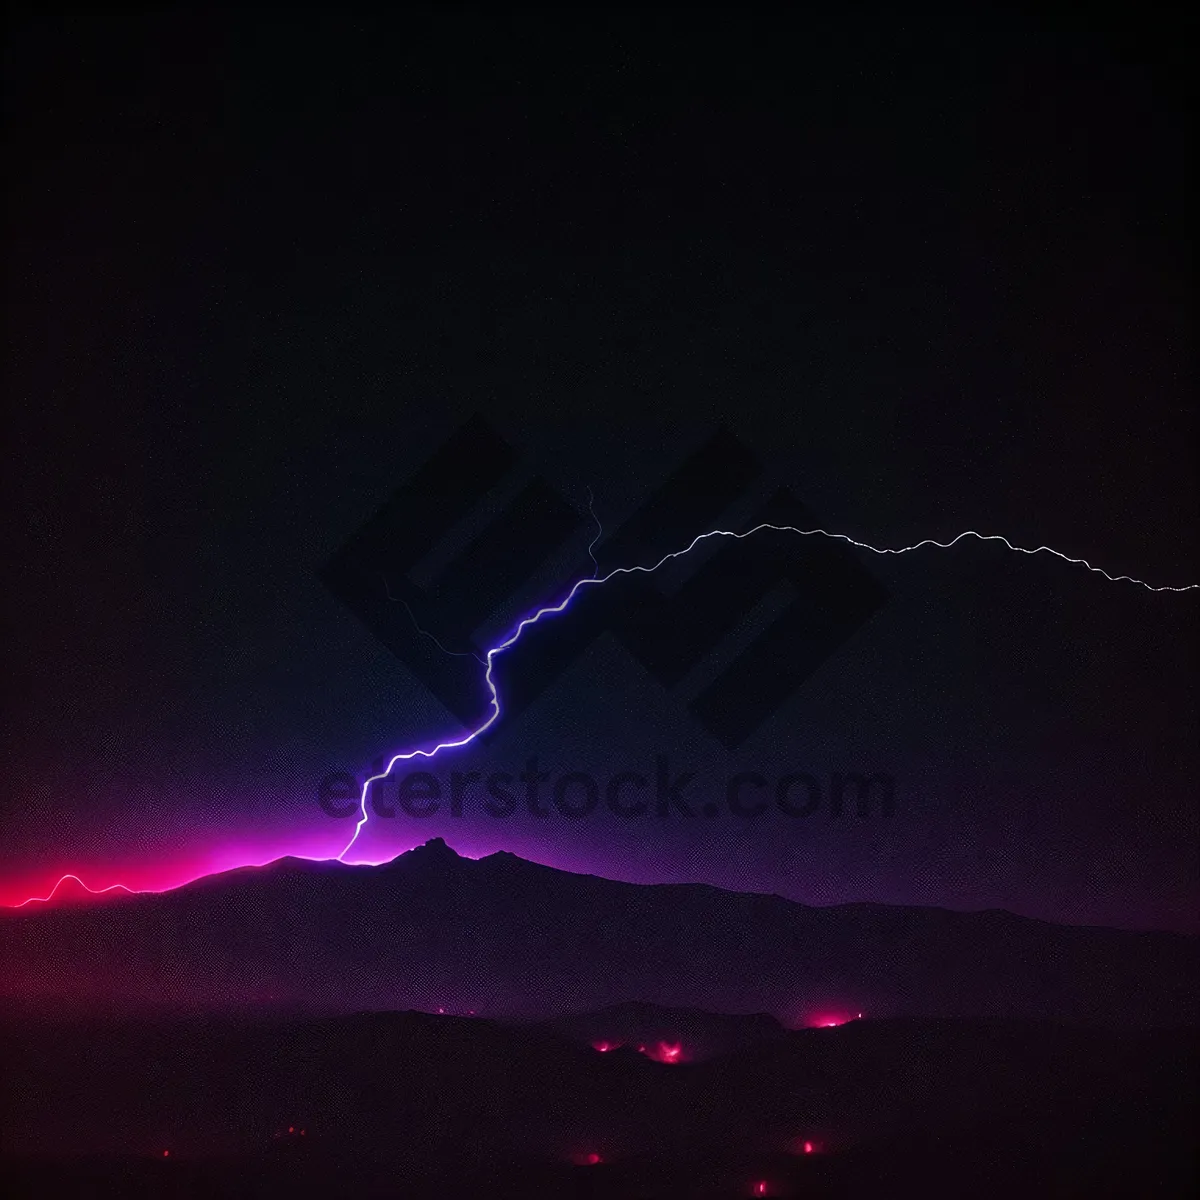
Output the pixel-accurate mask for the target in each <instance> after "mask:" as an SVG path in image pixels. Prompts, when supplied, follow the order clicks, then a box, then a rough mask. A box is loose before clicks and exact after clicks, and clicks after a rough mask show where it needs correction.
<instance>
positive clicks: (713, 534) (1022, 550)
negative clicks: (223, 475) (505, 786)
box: [11, 488, 1200, 908]
mask: <svg viewBox="0 0 1200 1200" xmlns="http://www.w3.org/2000/svg"><path fill="white" fill-rule="evenodd" d="M588 510H589V512H591V514H592V518H593V520H595V521H596V525H597V533H596V536H595V537H594V538H593V539H592V541H591V543H590V544H589V545H588V556H589V557H590V558H591V560H592V564H593V566H594V567H595V571H594V573H593V574H592V575H590V576H588V577H586V578H583V579H580V580H578V581H577V582H576V583H574V584H573V585H572V586H571V588H570V589H569V591H568V592H567V594H566V595H565V596H564V597H563V599H562V600H560V601H559V602H558V603H557V604H549V605H546V606H545V607H544V608H539V609H537V610H536V611H535V612H533V613H531V614H530V615H529V616H527V617H525V618H523V619H522V620H521V621H520V622H518V624H517V625H516V627H515V628H514V629H513V631H512V632H511V633H510V634H509V635H508V637H506V638H505V639H504V640H503V641H502V642H500V643H499V644H498V645H495V646H493V647H492V648H491V649H490V650H488V651H487V654H486V657H485V658H482V659H479V662H480V664H481V665H482V666H484V667H485V671H484V682H485V683H486V684H487V689H488V693H489V695H490V701H489V708H490V710H491V711H490V715H489V716H488V717H487V719H486V720H484V721H483V722H482V723H481V724H480V725H478V726H477V727H476V728H474V729H472V730H470V731H469V732H467V733H466V734H464V735H463V736H462V737H460V738H456V739H455V740H453V741H448V742H439V743H438V744H437V745H436V746H433V747H431V748H429V749H425V750H407V751H403V752H401V753H399V754H397V755H395V756H394V757H393V758H392V759H391V761H390V762H389V763H388V765H387V768H386V770H384V771H383V772H381V773H380V774H378V775H372V776H371V777H370V778H369V779H368V780H367V781H366V782H365V783H364V784H363V788H362V795H361V797H360V799H359V813H360V816H359V820H358V822H357V824H356V825H355V827H354V835H353V836H352V837H351V838H350V840H349V842H347V843H346V846H345V848H344V849H343V850H342V852H341V853H340V854H339V855H338V856H337V860H336V861H339V862H343V861H345V858H346V855H347V854H349V853H350V851H351V850H352V849H353V848H354V845H355V843H356V842H357V841H358V838H359V835H360V834H361V833H362V831H363V829H364V828H365V826H366V824H367V821H368V819H369V818H368V813H367V796H368V793H369V792H370V789H371V785H372V784H373V783H379V782H380V781H381V780H384V779H387V778H388V776H389V775H390V774H391V773H392V771H393V770H394V769H395V768H396V766H397V764H399V763H402V762H411V761H412V760H413V759H417V758H436V757H437V756H438V755H439V754H441V753H443V752H444V751H447V750H457V749H461V748H462V747H463V746H468V745H470V744H471V743H472V742H473V741H475V739H476V738H478V737H480V736H481V735H482V734H483V733H485V732H486V731H487V730H488V729H490V728H491V727H492V726H493V725H494V724H495V723H496V722H497V721H498V720H499V719H500V716H501V706H500V693H499V691H498V690H497V688H496V681H495V679H494V677H493V670H494V668H495V664H496V659H497V658H499V657H500V656H501V655H502V654H504V653H505V652H506V651H508V650H511V649H512V648H513V646H515V645H516V644H517V643H518V642H519V641H520V639H521V636H522V634H523V633H524V632H525V630H526V629H528V628H529V627H530V626H531V625H536V624H537V623H538V622H539V621H542V620H544V619H546V618H548V617H555V616H558V615H559V614H561V613H563V612H565V611H566V610H567V607H568V606H569V605H570V603H571V601H572V600H574V599H575V597H576V596H577V595H578V594H579V593H580V592H581V591H583V589H584V588H589V587H601V586H602V585H604V584H606V583H608V582H609V581H610V580H612V579H616V578H617V577H618V576H621V575H639V574H640V575H652V574H653V573H654V572H655V571H657V570H659V569H660V568H661V567H663V566H665V565H666V564H667V563H669V562H672V561H674V560H675V559H677V558H683V557H684V556H685V555H687V554H690V553H691V552H692V551H693V550H695V549H696V547H697V546H699V545H702V544H703V543H704V542H707V541H710V540H711V539H713V538H735V539H737V540H738V541H742V540H744V539H745V538H749V537H754V536H755V535H756V534H760V533H767V532H771V533H787V534H794V535H796V536H798V537H823V538H827V539H829V540H831V541H836V542H845V543H846V545H848V546H854V547H856V548H857V549H859V550H867V551H869V552H870V553H872V554H878V555H886V554H895V555H899V554H911V553H913V552H914V551H916V550H921V549H923V548H924V547H926V546H933V547H935V548H937V549H939V550H949V549H951V548H952V547H953V546H957V545H958V543H959V542H961V541H962V540H963V539H964V538H975V539H976V540H978V541H981V542H999V543H1000V544H1001V545H1002V546H1004V547H1005V549H1007V550H1010V551H1012V552H1013V553H1015V554H1027V555H1031V556H1032V555H1036V554H1051V555H1053V556H1054V557H1055V558H1058V559H1061V560H1062V561H1063V562H1065V563H1069V564H1070V565H1072V566H1081V567H1084V568H1086V569H1087V570H1088V571H1091V572H1092V573H1093V574H1095V575H1100V576H1102V577H1103V578H1105V579H1107V580H1108V581H1109V582H1110V583H1131V584H1134V585H1135V586H1137V587H1141V588H1145V590H1146V591H1148V592H1193V591H1197V590H1200V584H1196V583H1188V584H1184V585H1183V586H1181V587H1172V586H1169V585H1163V586H1160V587H1155V586H1154V585H1153V584H1149V583H1147V582H1146V581H1145V580H1143V579H1135V578H1134V577H1133V576H1132V575H1110V574H1109V572H1107V571H1105V570H1102V569H1101V568H1100V567H1095V566H1093V565H1092V564H1091V563H1090V562H1088V561H1087V559H1084V558H1072V557H1070V556H1069V555H1067V554H1063V553H1062V551H1060V550H1055V549H1054V548H1053V547H1052V546H1038V547H1036V548H1035V549H1030V548H1028V547H1026V546H1017V545H1014V544H1013V543H1012V542H1010V541H1009V540H1008V538H1006V537H1004V536H1002V535H1001V534H998V533H977V532H976V531H975V530H973V529H968V530H966V531H965V532H963V533H960V534H958V536H957V537H954V538H951V539H950V541H948V542H939V541H935V540H934V539H933V538H926V539H924V540H923V541H920V542H914V543H913V544H912V545H911V546H872V545H871V544H870V543H869V542H861V541H859V540H857V539H856V538H852V537H850V536H849V535H848V534H845V533H831V532H830V531H829V530H827V529H799V528H797V527H796V526H794V525H772V524H768V523H764V524H761V525H755V526H754V527H753V528H752V529H748V530H746V531H745V532H743V533H737V532H736V531H734V530H731V529H712V530H710V531H709V532H707V533H701V534H698V535H697V536H696V537H695V538H693V539H692V541H691V542H689V543H688V545H687V546H685V547H684V548H683V549H682V550H675V551H673V552H672V553H670V554H665V555H663V557H662V558H660V559H659V560H658V562H656V563H654V564H653V566H648V567H647V566H633V567H617V568H615V569H614V570H612V571H609V572H608V574H606V575H601V574H600V567H599V563H598V562H597V561H596V556H595V547H596V543H597V542H598V541H599V540H600V538H601V537H602V536H603V532H604V531H603V527H602V526H601V525H600V521H599V518H597V517H596V512H595V507H594V505H593V503H592V494H591V489H590V488H589V489H588ZM384 586H385V588H386V587H387V581H386V579H385V580H384ZM388 595H389V598H390V599H393V600H398V597H394V596H391V593H390V591H389V593H388ZM399 603H402V604H403V603H404V601H402V600H400V601H399ZM405 607H406V608H407V607H408V606H407V605H405ZM409 616H410V618H412V619H413V624H414V625H415V626H416V627H417V630H418V632H419V633H422V634H424V635H425V636H426V637H429V638H431V639H433V640H434V641H435V642H436V641H437V639H436V638H433V635H432V634H430V633H428V632H427V631H426V630H424V629H421V627H420V626H419V625H416V619H415V617H413V613H412V610H411V609H409ZM438 645H439V647H440V648H441V649H442V650H444V651H445V652H446V653H447V654H456V655H457V654H461V653H462V652H460V651H452V650H447V649H446V647H444V646H442V645H441V643H440V642H439V643H438ZM472 657H476V658H477V657H478V656H477V655H472ZM310 861H327V860H310ZM67 880H74V881H75V882H77V883H78V884H79V885H80V886H81V887H83V888H84V890H85V891H88V892H91V893H92V894H93V895H102V894H104V893H105V892H112V891H123V892H127V893H130V894H132V895H138V894H142V893H140V892H135V891H134V889H132V888H128V887H126V886H125V885H124V884H121V883H114V884H112V885H110V886H109V887H106V888H89V887H88V886H87V884H85V883H84V882H83V880H81V879H80V878H79V877H78V876H77V875H64V876H62V878H61V879H59V881H58V882H57V883H56V884H55V885H54V887H53V888H51V889H50V893H49V895H47V896H30V897H29V898H28V899H27V900H23V901H22V902H21V903H20V904H17V905H13V906H11V907H15V908H23V907H24V906H25V905H27V904H32V903H35V902H45V901H49V900H51V899H53V897H54V895H55V893H57V891H58V889H59V888H60V887H61V886H62V884H63V883H65V882H66V881H67ZM168 890H170V889H168Z"/></svg>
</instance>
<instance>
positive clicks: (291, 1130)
mask: <svg viewBox="0 0 1200 1200" xmlns="http://www.w3.org/2000/svg"><path fill="white" fill-rule="evenodd" d="M295 1132H296V1127H295V1125H289V1126H288V1133H295Z"/></svg>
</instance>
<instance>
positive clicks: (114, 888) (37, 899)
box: [12, 875, 139, 908]
mask: <svg viewBox="0 0 1200 1200" xmlns="http://www.w3.org/2000/svg"><path fill="white" fill-rule="evenodd" d="M68 879H73V880H74V881H75V882H76V883H77V884H79V886H80V887H81V888H83V890H84V891H85V892H90V893H91V894H92V895H93V896H103V895H104V893H105V892H126V893H128V894H129V895H130V896H136V895H138V894H139V893H137V892H135V891H134V890H133V888H127V887H126V886H125V885H124V884H123V883H113V884H110V885H109V886H108V887H103V888H90V887H88V885H87V884H86V883H84V882H83V880H82V879H80V878H79V876H78V875H64V876H63V877H62V878H61V879H60V880H59V881H58V882H57V883H56V884H55V885H54V886H53V887H52V888H51V889H50V894H49V895H47V896H30V897H29V899H28V900H22V901H21V903H20V904H14V905H12V907H13V908H24V907H25V905H27V904H47V903H49V902H50V901H51V900H53V899H54V894H55V893H56V892H57V891H58V889H59V888H60V887H62V885H63V884H64V883H66V882H67V880H68Z"/></svg>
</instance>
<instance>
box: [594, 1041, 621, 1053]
mask: <svg viewBox="0 0 1200 1200" xmlns="http://www.w3.org/2000/svg"><path fill="white" fill-rule="evenodd" d="M620 1045H621V1043H620V1042H593V1043H592V1049H593V1050H599V1051H600V1053H601V1054H607V1053H608V1052H609V1051H610V1050H616V1049H617V1048H618V1047H619V1046H620Z"/></svg>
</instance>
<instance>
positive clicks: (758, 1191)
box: [754, 1183, 767, 1196]
mask: <svg viewBox="0 0 1200 1200" xmlns="http://www.w3.org/2000/svg"><path fill="white" fill-rule="evenodd" d="M754 1194H755V1195H756V1196H765V1195H766V1194H767V1185H766V1184H765V1183H756V1184H755V1185H754Z"/></svg>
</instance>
